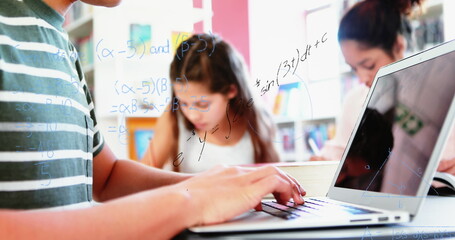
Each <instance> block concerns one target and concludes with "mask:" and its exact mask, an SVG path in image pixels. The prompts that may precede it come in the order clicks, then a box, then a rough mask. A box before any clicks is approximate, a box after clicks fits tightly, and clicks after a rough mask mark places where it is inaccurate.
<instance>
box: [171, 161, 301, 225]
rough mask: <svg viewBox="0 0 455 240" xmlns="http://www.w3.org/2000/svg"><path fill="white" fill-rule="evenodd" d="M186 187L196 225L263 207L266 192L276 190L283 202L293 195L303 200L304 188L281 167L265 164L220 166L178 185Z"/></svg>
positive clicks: (221, 219) (296, 198) (190, 210)
mask: <svg viewBox="0 0 455 240" xmlns="http://www.w3.org/2000/svg"><path fill="white" fill-rule="evenodd" d="M176 187H178V188H179V190H180V191H187V193H188V194H189V199H190V201H191V204H190V205H191V206H192V207H191V209H188V214H192V216H194V218H195V219H194V221H192V222H193V225H196V224H213V223H220V222H224V221H227V220H229V219H231V218H233V217H235V216H238V215H240V214H242V213H244V212H246V211H248V210H250V209H253V208H254V207H256V208H260V202H261V199H262V197H263V196H265V195H267V194H268V193H273V195H274V196H275V198H276V199H277V201H278V202H280V203H286V202H287V201H289V200H290V199H291V198H292V199H293V200H294V202H296V203H297V204H303V199H302V196H304V195H305V190H304V189H303V188H302V187H301V186H300V185H299V184H298V182H297V181H296V180H295V179H294V178H292V177H290V176H289V175H287V174H285V173H283V172H282V171H280V170H279V169H277V168H275V167H272V166H266V167H261V168H255V169H249V168H241V167H224V166H218V167H215V168H213V169H211V170H209V171H207V172H204V173H202V174H200V175H197V176H195V177H192V178H190V179H188V180H186V181H184V182H181V183H179V184H178V185H176Z"/></svg>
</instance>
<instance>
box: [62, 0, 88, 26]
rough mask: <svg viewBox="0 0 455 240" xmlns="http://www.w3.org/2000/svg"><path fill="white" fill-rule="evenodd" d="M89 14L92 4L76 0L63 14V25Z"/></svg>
mask: <svg viewBox="0 0 455 240" xmlns="http://www.w3.org/2000/svg"><path fill="white" fill-rule="evenodd" d="M91 14H93V6H91V5H89V4H86V3H83V2H80V1H76V2H75V3H73V5H72V6H71V8H70V9H69V10H68V12H67V13H66V14H65V22H64V23H63V27H67V26H69V25H71V24H72V23H74V22H76V21H77V20H79V19H82V18H83V17H86V16H89V15H91Z"/></svg>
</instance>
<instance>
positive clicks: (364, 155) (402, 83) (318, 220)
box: [189, 41, 455, 233]
mask: <svg viewBox="0 0 455 240" xmlns="http://www.w3.org/2000/svg"><path fill="white" fill-rule="evenodd" d="M454 93H455V41H450V42H447V43H443V44H441V45H438V46H436V47H434V48H432V49H429V50H426V51H424V52H421V53H418V54H416V55H413V56H411V57H408V58H405V59H403V60H400V61H398V62H395V63H392V64H390V65H387V66H385V67H383V68H381V69H380V70H379V71H378V72H377V74H376V76H375V80H374V82H373V85H372V87H371V90H370V91H369V94H368V96H367V98H366V101H365V103H364V105H363V110H362V111H361V112H362V114H360V116H359V119H358V120H357V123H356V125H355V128H354V131H353V132H352V134H351V137H350V140H349V142H348V145H347V147H346V150H345V152H344V154H343V157H342V160H341V161H340V165H339V167H338V170H337V171H336V174H335V176H334V179H333V181H332V184H331V186H330V189H329V191H328V193H327V196H326V197H318V198H305V204H303V205H297V204H294V203H293V202H289V203H287V204H285V205H281V204H278V203H277V202H275V201H273V200H263V201H262V206H263V210H262V211H253V210H252V211H250V212H247V213H245V214H243V215H241V216H238V217H236V218H234V219H232V220H230V221H228V222H225V223H222V224H216V225H208V226H195V227H192V228H190V229H189V230H190V231H192V232H198V233H211V232H247V231H262V230H266V231H270V230H279V229H305V228H320V227H340V226H352V225H375V224H395V223H404V222H409V221H411V220H412V219H413V218H414V217H415V216H416V214H417V213H418V211H419V208H420V207H421V206H422V203H423V201H424V200H425V197H426V195H427V193H428V190H429V189H430V188H431V182H432V179H433V176H434V174H435V171H436V168H437V165H438V161H439V158H440V156H441V152H442V149H443V147H444V145H445V142H446V140H447V138H448V133H450V131H452V130H453V129H451V128H452V125H453V124H452V122H453V120H454V116H455V98H454ZM301 184H302V186H303V187H305V183H304V182H303V183H301Z"/></svg>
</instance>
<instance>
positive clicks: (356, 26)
mask: <svg viewBox="0 0 455 240" xmlns="http://www.w3.org/2000/svg"><path fill="white" fill-rule="evenodd" d="M422 2H423V0H365V1H362V2H359V3H357V4H355V5H354V6H353V7H352V8H351V9H350V10H349V11H348V12H347V13H346V14H345V15H344V16H343V18H342V19H341V22H340V26H339V29H338V41H339V42H342V41H344V40H355V41H358V42H359V43H361V44H362V45H363V46H364V47H365V48H373V47H378V48H381V49H383V50H384V51H385V52H386V53H387V54H389V55H391V56H392V50H393V46H394V44H395V42H396V39H397V36H398V34H401V35H403V36H405V37H406V38H407V37H408V36H410V34H411V26H410V24H409V21H408V19H407V15H409V14H410V13H411V10H412V8H413V7H414V6H415V5H421V4H422Z"/></svg>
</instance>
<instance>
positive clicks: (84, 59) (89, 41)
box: [76, 34, 94, 67]
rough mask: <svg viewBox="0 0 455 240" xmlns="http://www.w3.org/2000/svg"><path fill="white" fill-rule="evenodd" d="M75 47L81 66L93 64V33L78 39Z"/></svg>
mask: <svg viewBox="0 0 455 240" xmlns="http://www.w3.org/2000/svg"><path fill="white" fill-rule="evenodd" d="M76 49H77V50H78V54H79V59H80V61H81V64H82V66H83V67H86V66H91V65H93V59H94V58H93V35H91V34H90V35H88V36H86V37H83V38H80V39H78V40H77V42H76Z"/></svg>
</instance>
